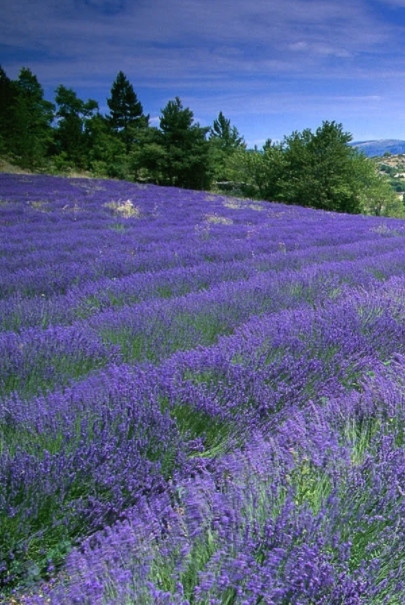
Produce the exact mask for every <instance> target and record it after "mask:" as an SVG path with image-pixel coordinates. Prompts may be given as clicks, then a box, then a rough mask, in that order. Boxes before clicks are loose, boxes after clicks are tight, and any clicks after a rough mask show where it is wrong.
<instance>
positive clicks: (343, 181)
mask: <svg viewBox="0 0 405 605" xmlns="http://www.w3.org/2000/svg"><path fill="white" fill-rule="evenodd" d="M351 139H352V136H351V135H350V134H349V133H347V132H344V131H343V127H342V124H336V122H323V124H322V126H321V127H319V128H318V129H317V130H316V132H315V134H314V133H312V132H311V130H309V129H306V130H304V131H303V132H302V133H298V132H293V133H292V134H291V135H290V136H289V137H285V140H284V158H285V160H286V164H287V166H286V170H285V171H284V172H283V175H282V178H281V183H280V186H281V190H282V198H283V200H284V201H286V202H287V203H298V204H299V205H302V206H311V207H313V208H322V209H324V210H334V211H338V212H352V213H356V212H360V209H361V208H360V203H359V200H358V183H357V177H356V175H355V174H354V172H353V160H354V158H356V157H357V155H358V152H357V151H356V150H355V149H353V148H351V147H349V145H348V143H349V142H350V141H351Z"/></svg>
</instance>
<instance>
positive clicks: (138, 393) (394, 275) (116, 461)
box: [0, 175, 405, 605]
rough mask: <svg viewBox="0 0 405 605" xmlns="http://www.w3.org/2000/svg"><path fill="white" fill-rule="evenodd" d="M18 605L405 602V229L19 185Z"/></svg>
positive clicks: (11, 281) (13, 441)
mask: <svg viewBox="0 0 405 605" xmlns="http://www.w3.org/2000/svg"><path fill="white" fill-rule="evenodd" d="M0 263H1V271H0V469H1V470H0V595H1V596H0V602H4V603H13V604H14V605H16V604H18V605H20V604H22V603H25V604H26V605H45V604H51V605H76V604H77V605H79V604H80V605H130V604H131V605H133V604H140V605H155V604H156V605H191V604H195V605H261V604H266V605H287V604H291V603H294V605H315V604H321V605H343V604H344V605H362V604H363V605H366V604H367V605H383V604H386V605H399V604H400V603H403V602H404V600H405V570H403V561H404V557H405V546H404V544H405V522H404V519H405V433H404V431H405V379H404V376H405V328H404V319H405V271H404V270H405V224H404V223H403V222H402V221H400V220H396V219H380V218H376V217H366V216H360V215H359V216H353V215H350V216H349V215H344V214H334V213H329V212H321V211H315V210H311V209H304V208H300V207H294V206H284V205H282V204H270V203H259V202H252V201H249V200H237V199H233V198H229V197H221V196H214V195H211V194H210V195H208V194H206V193H204V192H196V191H187V190H179V189H175V188H159V187H155V186H141V185H136V184H131V183H124V182H113V181H101V180H100V181H97V180H86V179H63V178H58V177H45V176H21V175H18V176H17V175H0Z"/></svg>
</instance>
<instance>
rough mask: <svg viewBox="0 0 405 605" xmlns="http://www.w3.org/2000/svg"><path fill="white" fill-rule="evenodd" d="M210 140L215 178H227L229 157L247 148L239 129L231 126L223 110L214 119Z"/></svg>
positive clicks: (218, 179)
mask: <svg viewBox="0 0 405 605" xmlns="http://www.w3.org/2000/svg"><path fill="white" fill-rule="evenodd" d="M209 142H210V152H211V163H212V168H213V174H214V180H215V181H224V180H227V178H228V176H229V175H228V172H229V171H228V170H227V165H228V163H229V159H230V158H231V156H232V155H233V154H234V153H235V151H236V150H238V149H239V150H241V149H246V143H245V141H244V139H243V137H242V136H240V134H239V132H238V129H237V128H236V127H235V126H231V121H230V120H227V119H226V118H225V116H224V114H223V113H222V111H220V112H219V115H218V118H217V119H216V120H214V123H213V126H212V128H211V129H210V137H209Z"/></svg>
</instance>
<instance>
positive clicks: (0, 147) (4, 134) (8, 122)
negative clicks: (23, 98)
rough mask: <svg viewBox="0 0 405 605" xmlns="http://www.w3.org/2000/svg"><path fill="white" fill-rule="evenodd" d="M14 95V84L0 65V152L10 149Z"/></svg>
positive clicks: (6, 151)
mask: <svg viewBox="0 0 405 605" xmlns="http://www.w3.org/2000/svg"><path fill="white" fill-rule="evenodd" d="M15 97H16V88H15V85H14V83H13V82H12V81H11V80H10V78H8V77H7V75H6V72H5V71H4V69H3V68H2V67H1V65H0V153H9V152H11V150H12V139H13V137H12V132H13V128H12V126H13V121H14V116H13V106H14V102H15Z"/></svg>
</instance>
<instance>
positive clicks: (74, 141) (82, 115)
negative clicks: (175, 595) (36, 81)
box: [55, 84, 98, 168]
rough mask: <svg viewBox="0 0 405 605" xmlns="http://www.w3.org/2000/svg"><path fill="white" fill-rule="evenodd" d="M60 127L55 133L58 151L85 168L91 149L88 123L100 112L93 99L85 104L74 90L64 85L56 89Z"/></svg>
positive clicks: (57, 114) (57, 115) (58, 126)
mask: <svg viewBox="0 0 405 605" xmlns="http://www.w3.org/2000/svg"><path fill="white" fill-rule="evenodd" d="M55 100H56V103H57V105H58V109H57V112H56V117H57V118H58V125H57V128H56V133H55V142H56V151H57V153H61V152H64V153H65V154H66V156H67V158H68V160H70V161H72V162H73V163H74V164H75V165H76V166H78V167H80V168H84V167H85V166H86V158H87V155H88V149H89V145H88V143H89V137H88V131H87V127H88V122H89V120H91V119H92V118H93V117H94V116H95V115H96V113H97V112H98V104H97V102H96V101H94V100H93V99H89V100H88V101H86V102H84V101H82V100H81V99H79V98H78V96H77V95H76V93H75V91H74V90H73V89H72V88H66V87H65V86H63V85H62V84H61V85H60V86H58V87H57V89H56V97H55Z"/></svg>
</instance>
